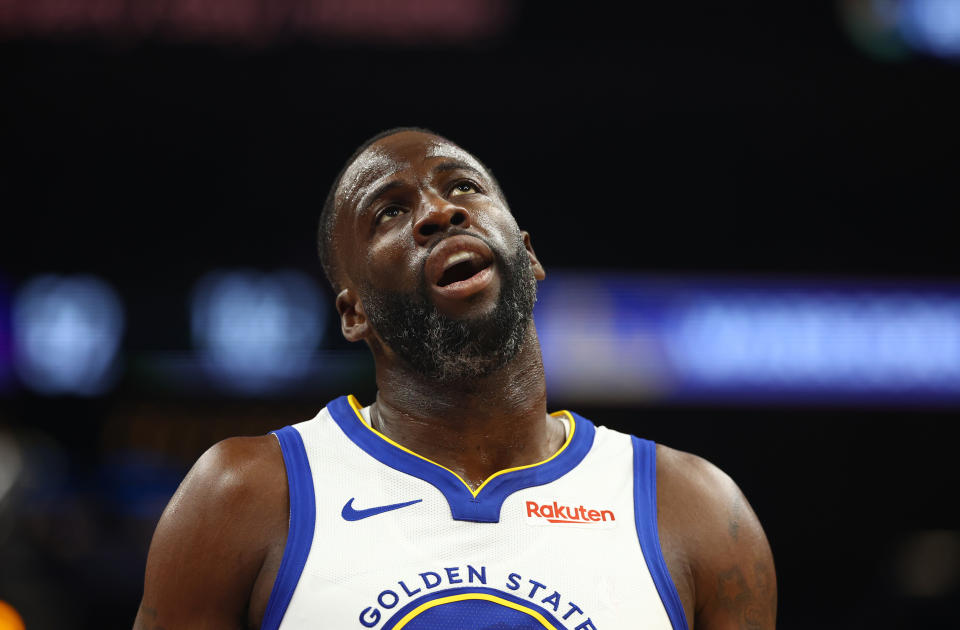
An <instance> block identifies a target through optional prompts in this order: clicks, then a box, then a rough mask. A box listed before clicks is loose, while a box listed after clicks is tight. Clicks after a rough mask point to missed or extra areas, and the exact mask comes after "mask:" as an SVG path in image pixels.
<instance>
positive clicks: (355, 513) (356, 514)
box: [340, 498, 423, 521]
mask: <svg viewBox="0 0 960 630" xmlns="http://www.w3.org/2000/svg"><path fill="white" fill-rule="evenodd" d="M421 501H423V499H416V500H414V501H407V502H406V503H391V504H390V505H380V506H377V507H372V508H367V509H365V510H357V509H354V507H353V499H352V498H351V499H350V500H349V501H347V502H346V503H345V504H344V506H343V510H342V511H341V512H340V516H342V517H343V520H345V521H359V520H360V519H362V518H367V517H368V516H376V515H377V514H383V513H384V512H389V511H390V510H399V509H400V508H404V507H407V506H408V505H413V504H414V503H420V502H421Z"/></svg>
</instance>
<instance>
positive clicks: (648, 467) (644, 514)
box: [631, 436, 687, 630]
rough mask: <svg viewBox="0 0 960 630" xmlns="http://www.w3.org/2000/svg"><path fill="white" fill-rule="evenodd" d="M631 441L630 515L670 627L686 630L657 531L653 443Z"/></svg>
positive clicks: (654, 448)
mask: <svg viewBox="0 0 960 630" xmlns="http://www.w3.org/2000/svg"><path fill="white" fill-rule="evenodd" d="M631 440H632V441H633V515H634V519H635V520H636V523H637V536H638V537H639V538H640V548H641V549H642V550H643V557H644V559H645V560H646V561H647V569H649V571H650V575H651V576H652V577H653V583H654V584H655V585H656V587H657V592H658V593H659V594H660V601H662V602H663V607H664V608H665V609H666V611H667V617H669V618H670V625H672V626H673V630H687V615H686V613H685V612H684V611H683V604H681V603H680V595H679V593H677V586H676V584H674V582H673V578H672V577H671V576H670V571H669V570H667V563H666V561H665V560H664V559H663V551H662V550H661V549H660V534H659V532H658V530H657V445H656V444H655V443H653V442H651V441H649V440H642V439H640V438H638V437H632V436H631Z"/></svg>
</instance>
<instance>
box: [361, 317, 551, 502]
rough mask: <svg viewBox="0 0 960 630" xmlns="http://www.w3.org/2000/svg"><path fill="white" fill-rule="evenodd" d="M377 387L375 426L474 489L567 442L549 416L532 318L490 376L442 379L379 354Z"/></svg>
mask: <svg viewBox="0 0 960 630" xmlns="http://www.w3.org/2000/svg"><path fill="white" fill-rule="evenodd" d="M377 386H378V393H377V400H376V402H375V403H374V404H373V406H372V408H371V423H372V425H373V427H374V428H376V429H377V430H378V431H380V432H381V433H383V434H384V435H386V436H387V437H389V438H390V439H392V440H394V441H395V442H397V443H399V444H402V445H403V446H405V447H406V448H408V449H410V450H412V451H414V452H416V453H418V454H420V455H422V456H424V457H427V458H428V459H431V460H433V461H435V462H437V463H438V464H441V465H442V466H445V467H446V468H449V469H450V470H452V471H454V472H455V473H457V474H458V475H460V477H461V478H463V480H464V481H466V482H467V484H468V485H470V486H471V487H472V488H474V489H476V488H477V487H478V486H479V485H480V484H481V483H483V481H484V479H486V478H488V477H490V476H491V475H493V474H494V473H495V472H497V471H498V470H503V469H505V468H513V467H516V466H524V465H528V464H535V463H537V462H539V461H543V460H544V459H547V458H548V457H550V456H551V455H553V454H554V453H555V452H556V451H557V450H558V449H559V448H560V445H561V444H562V443H563V440H564V431H563V425H562V424H561V423H559V422H557V421H556V420H554V419H552V418H550V417H549V416H548V415H547V394H546V381H545V379H544V374H543V361H542V360H541V357H540V345H539V343H538V341H537V336H536V331H535V329H534V327H533V322H532V321H531V322H530V325H529V328H528V330H527V340H526V341H525V342H524V344H523V347H522V348H521V350H520V352H519V353H518V354H517V356H516V357H514V358H513V359H512V360H511V361H510V362H509V363H508V364H507V365H506V366H504V367H503V368H502V369H500V370H499V371H497V372H495V373H493V374H491V375H489V376H486V377H483V378H478V379H471V380H469V381H467V382H458V383H437V382H436V381H434V380H429V379H425V378H424V377H423V376H421V375H420V374H417V373H415V372H413V371H412V370H411V369H410V368H409V366H407V365H406V364H405V363H403V362H398V361H390V360H388V359H386V358H385V357H377Z"/></svg>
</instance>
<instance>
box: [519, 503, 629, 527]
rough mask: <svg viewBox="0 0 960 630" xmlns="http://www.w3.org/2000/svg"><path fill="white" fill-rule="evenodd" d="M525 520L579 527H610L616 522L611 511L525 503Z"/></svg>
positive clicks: (555, 504) (577, 506)
mask: <svg viewBox="0 0 960 630" xmlns="http://www.w3.org/2000/svg"><path fill="white" fill-rule="evenodd" d="M527 520H528V521H529V522H531V523H533V522H536V523H573V524H579V525H591V526H598V525H599V526H603V524H604V523H606V524H607V526H610V525H612V524H613V523H614V521H616V520H617V518H616V517H615V516H614V515H613V510H593V509H590V508H586V507H584V506H582V505H560V504H559V503H557V502H556V501H554V502H552V503H537V502H536V501H527Z"/></svg>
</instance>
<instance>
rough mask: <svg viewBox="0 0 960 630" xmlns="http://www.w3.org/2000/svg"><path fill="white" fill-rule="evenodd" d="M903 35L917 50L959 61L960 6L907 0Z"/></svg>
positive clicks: (943, 0)
mask: <svg viewBox="0 0 960 630" xmlns="http://www.w3.org/2000/svg"><path fill="white" fill-rule="evenodd" d="M900 25H901V32H902V33H903V36H904V38H905V39H906V40H907V41H908V42H909V43H910V44H911V45H912V46H913V47H914V48H917V49H918V50H921V51H923V52H926V53H929V54H931V55H936V56H938V57H945V58H960V2H958V1H957V0H904V2H903V4H902V5H901V17H900Z"/></svg>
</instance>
